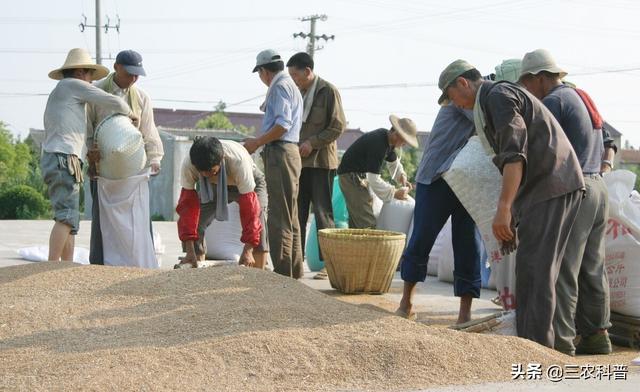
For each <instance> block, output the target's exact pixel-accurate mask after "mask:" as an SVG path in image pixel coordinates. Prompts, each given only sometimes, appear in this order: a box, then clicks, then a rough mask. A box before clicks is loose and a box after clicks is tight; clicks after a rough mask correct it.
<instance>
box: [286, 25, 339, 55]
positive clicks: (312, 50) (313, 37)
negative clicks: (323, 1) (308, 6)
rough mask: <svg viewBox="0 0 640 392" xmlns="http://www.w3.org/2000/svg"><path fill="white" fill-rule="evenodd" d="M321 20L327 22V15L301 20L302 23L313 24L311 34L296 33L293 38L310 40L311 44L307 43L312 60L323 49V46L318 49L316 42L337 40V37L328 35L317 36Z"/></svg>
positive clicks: (310, 29)
mask: <svg viewBox="0 0 640 392" xmlns="http://www.w3.org/2000/svg"><path fill="white" fill-rule="evenodd" d="M318 19H320V20H321V21H323V22H324V21H325V20H327V15H324V14H323V15H311V16H305V17H304V18H301V19H300V20H301V21H302V22H311V26H310V28H309V33H308V34H307V33H304V32H299V33H295V34H293V38H298V37H300V38H304V39H307V38H309V43H307V53H309V56H311V58H313V55H314V54H315V52H316V50H320V49H322V48H323V46H318V47H316V40H319V39H323V40H325V41H328V40H330V39H333V40H335V38H336V36H335V35H326V34H322V35H316V21H317V20H318Z"/></svg>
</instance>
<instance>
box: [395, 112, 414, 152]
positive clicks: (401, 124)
mask: <svg viewBox="0 0 640 392" xmlns="http://www.w3.org/2000/svg"><path fill="white" fill-rule="evenodd" d="M389 121H391V125H393V129H395V130H396V132H398V133H399V134H400V136H402V139H404V141H405V142H407V144H408V145H410V146H411V147H413V148H418V138H417V137H416V135H417V134H418V128H416V124H415V123H414V122H413V120H411V119H410V118H398V116H395V115H393V114H392V115H390V116H389Z"/></svg>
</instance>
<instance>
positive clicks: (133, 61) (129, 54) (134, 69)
mask: <svg viewBox="0 0 640 392" xmlns="http://www.w3.org/2000/svg"><path fill="white" fill-rule="evenodd" d="M116 64H121V65H123V66H124V69H125V70H126V71H127V72H129V73H130V74H131V75H138V76H147V73H146V72H144V68H142V56H140V53H138V52H136V51H135V50H123V51H122V52H120V53H118V55H117V56H116Z"/></svg>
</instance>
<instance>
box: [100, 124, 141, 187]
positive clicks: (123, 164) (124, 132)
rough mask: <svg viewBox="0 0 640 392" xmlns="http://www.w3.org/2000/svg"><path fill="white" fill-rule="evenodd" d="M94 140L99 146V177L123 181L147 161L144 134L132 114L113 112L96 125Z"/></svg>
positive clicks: (137, 171) (138, 171)
mask: <svg viewBox="0 0 640 392" xmlns="http://www.w3.org/2000/svg"><path fill="white" fill-rule="evenodd" d="M95 141H96V143H97V144H98V148H99V149H100V163H99V172H100V176H101V177H104V178H107V179H110V180H121V179H124V178H127V177H131V176H134V175H136V174H138V173H140V171H141V170H142V169H143V168H144V166H145V165H146V163H147V154H146V152H145V150H144V140H142V134H141V133H140V131H139V130H138V129H137V128H136V127H134V126H133V124H132V123H131V120H130V119H129V117H127V116H125V115H122V114H114V115H111V116H109V117H107V118H105V119H104V120H102V122H101V123H100V125H98V127H97V128H96V132H95Z"/></svg>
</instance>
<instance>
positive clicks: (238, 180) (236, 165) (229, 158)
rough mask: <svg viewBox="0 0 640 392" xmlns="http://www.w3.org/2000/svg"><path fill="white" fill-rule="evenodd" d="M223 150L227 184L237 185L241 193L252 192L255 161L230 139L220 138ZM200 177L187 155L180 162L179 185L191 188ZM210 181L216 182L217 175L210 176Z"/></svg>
mask: <svg viewBox="0 0 640 392" xmlns="http://www.w3.org/2000/svg"><path fill="white" fill-rule="evenodd" d="M220 143H222V150H223V151H224V158H223V159H224V166H225V170H226V172H227V185H228V186H236V187H238V192H240V194H241V195H243V194H246V193H249V192H253V191H254V189H255V187H256V182H255V179H254V178H253V170H254V167H255V163H254V162H253V159H252V158H251V155H249V153H248V152H247V149H246V148H244V146H243V145H242V144H240V143H238V142H234V141H232V140H220ZM199 178H200V173H199V172H198V169H196V167H195V166H193V165H192V164H191V158H190V157H189V156H187V157H186V158H185V159H184V161H183V162H182V169H181V176H180V185H181V186H182V187H183V188H184V189H188V190H193V189H195V188H196V183H197V182H198V180H199ZM210 180H211V182H212V183H214V184H217V183H218V176H215V177H211V178H210Z"/></svg>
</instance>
